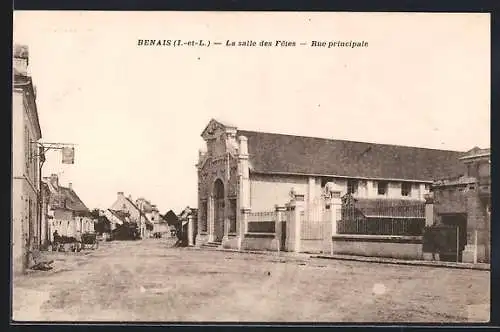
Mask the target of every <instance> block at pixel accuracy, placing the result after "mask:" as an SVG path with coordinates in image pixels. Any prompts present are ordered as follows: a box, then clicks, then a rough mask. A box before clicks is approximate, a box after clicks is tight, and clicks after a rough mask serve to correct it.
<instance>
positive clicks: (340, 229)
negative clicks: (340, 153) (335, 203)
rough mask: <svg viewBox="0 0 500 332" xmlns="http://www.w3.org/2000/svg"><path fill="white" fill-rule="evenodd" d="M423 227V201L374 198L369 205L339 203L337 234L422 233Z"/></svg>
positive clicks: (417, 234)
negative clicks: (339, 213)
mask: <svg viewBox="0 0 500 332" xmlns="http://www.w3.org/2000/svg"><path fill="white" fill-rule="evenodd" d="M424 227H425V204H401V203H400V202H387V203H385V202H378V201H377V202H375V203H374V204H372V205H371V206H369V207H359V206H355V205H347V206H343V207H342V211H341V220H339V221H338V222H337V233H338V234H360V235H361V234H362V235H401V236H421V235H422V234H423V231H424Z"/></svg>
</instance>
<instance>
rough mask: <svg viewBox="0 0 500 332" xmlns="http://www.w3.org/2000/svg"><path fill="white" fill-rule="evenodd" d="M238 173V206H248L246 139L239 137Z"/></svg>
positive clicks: (248, 187)
mask: <svg viewBox="0 0 500 332" xmlns="http://www.w3.org/2000/svg"><path fill="white" fill-rule="evenodd" d="M239 144H240V147H239V154H238V168H239V169H238V173H239V179H240V181H239V200H240V208H241V209H245V208H250V170H249V164H248V139H247V138H246V137H245V136H240V137H239Z"/></svg>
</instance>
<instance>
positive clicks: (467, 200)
mask: <svg viewBox="0 0 500 332" xmlns="http://www.w3.org/2000/svg"><path fill="white" fill-rule="evenodd" d="M461 159H462V161H463V162H464V163H465V164H466V165H467V174H465V175H464V176H462V177H460V178H452V179H443V180H440V181H437V182H436V183H434V185H433V187H432V192H433V203H434V223H435V224H437V225H441V224H450V223H451V224H453V225H454V224H455V223H456V224H459V223H460V222H459V221H458V220H460V219H462V220H463V222H462V224H463V223H465V225H462V224H460V225H459V228H460V232H461V238H462V239H463V240H462V242H463V243H462V246H461V248H460V250H462V255H461V257H462V261H464V262H474V261H478V262H489V261H490V250H491V248H490V236H491V219H490V214H491V212H490V211H491V191H490V184H491V177H490V153H489V150H481V149H477V148H476V149H473V150H471V151H469V152H468V153H467V154H466V155H465V156H464V157H463V158H461Z"/></svg>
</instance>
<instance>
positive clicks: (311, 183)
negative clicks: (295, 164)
mask: <svg viewBox="0 0 500 332" xmlns="http://www.w3.org/2000/svg"><path fill="white" fill-rule="evenodd" d="M315 186H316V179H315V178H314V177H312V176H310V177H309V178H308V184H307V213H308V219H309V220H314V208H313V206H314V198H315Z"/></svg>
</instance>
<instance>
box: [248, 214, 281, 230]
mask: <svg viewBox="0 0 500 332" xmlns="http://www.w3.org/2000/svg"><path fill="white" fill-rule="evenodd" d="M274 219H275V213H274V211H263V212H250V213H249V214H248V232H250V233H274V232H275V220H274Z"/></svg>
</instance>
